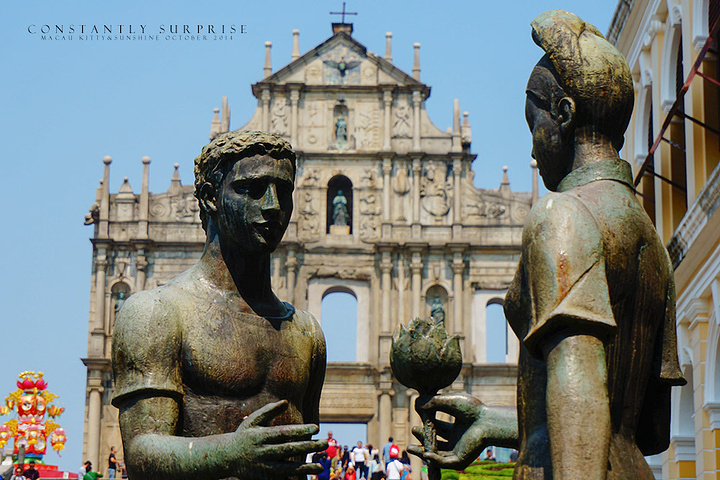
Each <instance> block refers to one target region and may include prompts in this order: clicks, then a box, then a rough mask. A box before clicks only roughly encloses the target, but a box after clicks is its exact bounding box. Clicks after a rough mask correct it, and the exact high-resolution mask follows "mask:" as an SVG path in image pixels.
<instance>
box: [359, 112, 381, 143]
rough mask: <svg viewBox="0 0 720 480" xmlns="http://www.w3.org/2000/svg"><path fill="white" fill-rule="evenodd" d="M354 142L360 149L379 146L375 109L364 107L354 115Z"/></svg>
mask: <svg viewBox="0 0 720 480" xmlns="http://www.w3.org/2000/svg"><path fill="white" fill-rule="evenodd" d="M356 119H357V120H356V125H355V142H356V145H357V148H358V149H360V150H369V149H371V148H377V147H378V146H379V142H378V136H379V130H380V128H379V125H378V123H379V122H378V119H377V111H376V110H375V111H374V110H370V109H369V108H366V109H365V110H361V111H359V112H358V113H357V115H356Z"/></svg>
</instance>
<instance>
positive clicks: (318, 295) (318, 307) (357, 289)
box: [307, 277, 373, 363]
mask: <svg viewBox="0 0 720 480" xmlns="http://www.w3.org/2000/svg"><path fill="white" fill-rule="evenodd" d="M338 292H339V293H348V294H350V295H352V296H353V297H355V299H356V300H357V326H356V330H355V335H354V336H355V352H356V353H355V361H356V362H362V363H366V362H369V360H370V345H371V344H372V339H371V333H372V332H373V330H372V328H371V325H370V305H371V303H372V302H371V295H370V284H369V282H368V281H364V280H351V279H342V278H336V277H322V278H318V277H315V278H311V279H310V280H309V281H308V289H307V299H308V311H309V312H310V313H312V314H313V315H314V316H315V318H317V319H318V321H319V322H320V325H321V326H323V328H324V322H323V316H322V301H323V299H324V298H325V297H326V296H327V295H330V294H332V293H338Z"/></svg>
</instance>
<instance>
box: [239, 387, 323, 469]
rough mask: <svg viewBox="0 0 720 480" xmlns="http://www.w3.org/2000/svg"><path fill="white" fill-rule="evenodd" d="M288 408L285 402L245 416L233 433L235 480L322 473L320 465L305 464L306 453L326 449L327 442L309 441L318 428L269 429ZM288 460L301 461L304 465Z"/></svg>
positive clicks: (276, 427) (291, 427)
mask: <svg viewBox="0 0 720 480" xmlns="http://www.w3.org/2000/svg"><path fill="white" fill-rule="evenodd" d="M287 408H288V402H287V400H281V401H279V402H275V403H269V404H267V405H265V406H264V407H262V408H259V409H257V410H256V411H254V412H253V413H251V414H250V415H248V416H247V417H246V418H245V419H244V420H243V422H242V423H241V424H240V426H239V427H238V428H237V430H235V433H234V435H235V439H234V442H233V443H234V447H235V448H234V450H235V452H233V453H234V455H233V456H234V457H235V459H236V462H237V476H238V478H253V479H255V478H257V479H268V480H269V479H275V478H287V477H289V476H292V475H316V474H318V473H320V472H322V470H323V469H322V466H321V465H319V464H317V463H305V462H304V458H305V457H306V455H307V454H308V453H312V452H320V451H322V450H325V449H326V448H327V440H310V438H311V437H312V435H314V434H316V433H317V432H318V426H317V425H313V424H304V425H275V426H269V425H270V423H271V422H272V420H273V419H274V418H275V417H277V416H278V415H280V414H282V413H283V412H284V411H285V410H287ZM290 457H296V458H299V457H302V458H303V461H298V460H292V459H291V458H290Z"/></svg>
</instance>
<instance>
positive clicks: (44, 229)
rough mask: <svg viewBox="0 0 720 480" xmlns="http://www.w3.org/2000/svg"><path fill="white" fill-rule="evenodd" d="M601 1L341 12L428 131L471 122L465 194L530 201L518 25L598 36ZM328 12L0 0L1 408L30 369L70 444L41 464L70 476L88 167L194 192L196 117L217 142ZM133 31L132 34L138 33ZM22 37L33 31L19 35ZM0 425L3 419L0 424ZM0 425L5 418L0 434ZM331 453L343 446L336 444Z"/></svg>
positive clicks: (84, 294)
mask: <svg viewBox="0 0 720 480" xmlns="http://www.w3.org/2000/svg"><path fill="white" fill-rule="evenodd" d="M616 5H617V2H616V1H614V0H597V1H585V0H574V1H573V0H555V1H546V0H517V1H513V2H510V1H507V2H487V1H469V0H468V1H449V2H443V3H442V4H441V3H440V2H430V1H422V0H416V1H412V2H411V1H400V0H391V1H375V0H368V1H365V2H359V1H349V2H348V5H347V7H348V10H349V11H354V12H358V13H359V15H357V16H353V17H348V18H349V19H350V21H352V22H353V23H354V24H355V33H354V37H355V38H357V39H358V40H359V41H360V42H361V43H362V44H364V45H365V46H366V47H367V48H368V49H369V50H370V51H372V52H375V53H378V54H381V55H382V54H384V52H385V32H387V31H391V32H393V60H394V63H395V64H396V65H397V66H398V67H399V68H401V69H403V70H405V71H407V72H411V71H412V61H413V58H412V55H413V42H420V43H421V45H422V47H421V50H420V63H421V68H422V74H421V80H422V81H424V82H425V83H427V84H429V85H430V86H431V87H432V93H431V96H430V99H429V100H428V102H427V108H428V110H429V114H430V118H431V119H432V120H433V122H434V123H435V124H436V125H437V126H438V127H439V128H441V129H442V130H444V129H446V128H447V127H449V126H451V125H452V101H453V98H459V99H460V108H461V109H462V110H467V111H469V112H470V122H471V124H472V130H473V147H472V150H473V151H474V152H475V153H477V154H478V159H477V160H476V162H475V167H474V168H475V171H476V183H477V184H478V185H479V186H481V187H485V188H497V186H498V185H499V184H500V180H501V176H502V166H503V165H508V166H509V172H508V173H509V176H510V181H511V188H512V189H513V190H529V189H530V169H529V167H528V164H529V161H530V156H529V154H530V135H529V134H528V131H527V126H526V125H525V121H524V116H523V105H524V87H525V82H526V80H527V77H528V75H529V73H530V71H531V69H532V67H533V65H534V64H535V63H536V62H537V60H538V59H539V58H540V56H541V50H540V49H539V48H538V47H536V46H535V45H534V44H533V42H532V40H531V38H530V27H529V23H530V21H531V20H532V19H533V18H534V17H535V16H536V15H537V14H539V13H541V12H542V11H544V10H547V9H550V8H565V9H568V10H571V11H573V12H575V13H577V14H578V15H580V16H581V17H582V18H584V19H585V20H587V21H589V22H591V23H594V24H595V25H596V26H597V27H598V28H599V29H600V30H601V31H606V30H607V27H608V25H609V23H610V20H611V19H612V15H613V12H614V10H615V7H616ZM340 8H342V2H341V1H337V0H333V1H328V0H321V1H317V2H311V3H303V2H296V1H289V0H288V1H286V0H283V1H279V0H269V1H266V2H250V1H247V0H240V1H238V0H235V1H228V0H218V1H215V2H197V1H190V0H173V1H169V0H160V1H155V2H145V1H140V0H126V1H123V2H120V1H119V0H107V1H102V2H98V1H96V0H93V1H90V0H87V1H81V0H69V1H65V2H58V1H51V0H26V1H22V2H21V1H18V0H15V1H6V2H3V3H2V6H0V42H2V43H1V44H2V45H3V47H2V49H1V50H0V62H1V64H2V67H3V68H2V73H0V87H1V88H0V108H1V109H2V115H0V132H2V142H1V145H2V147H1V148H2V154H1V156H0V162H1V163H0V167H1V168H2V171H3V173H4V174H5V177H4V178H5V179H6V180H5V181H4V182H3V183H4V184H3V186H2V188H1V189H0V195H1V196H2V197H1V200H2V205H3V206H4V207H5V210H4V213H5V219H4V220H5V221H4V222H3V225H4V228H3V229H2V235H0V252H1V253H0V255H1V257H0V265H2V269H1V272H2V275H0V331H1V332H2V334H3V340H4V341H3V345H4V348H3V355H2V364H1V365H2V367H0V398H4V396H5V395H7V393H9V392H10V391H12V390H14V382H15V378H16V376H17V374H18V373H19V372H20V371H23V370H42V371H44V372H45V374H46V379H47V380H48V382H49V384H50V390H51V391H53V392H54V393H57V394H59V395H60V398H59V399H58V401H57V402H56V403H59V404H61V405H63V406H65V407H67V411H66V413H64V414H63V415H62V416H61V417H60V419H59V423H61V424H62V426H64V427H65V428H66V430H67V432H68V443H67V450H66V451H65V453H63V456H62V458H57V456H56V455H55V454H54V453H51V454H50V455H48V458H47V460H48V461H49V462H57V463H58V464H59V465H60V467H61V468H63V469H66V470H71V471H75V470H77V468H78V467H79V466H80V464H81V458H80V456H81V450H82V447H81V442H82V421H83V405H84V389H85V368H84V366H83V365H82V363H81V361H80V358H82V357H84V356H86V354H87V324H88V307H89V292H90V260H91V245H90V242H89V241H88V238H89V237H90V236H91V234H92V230H91V227H85V226H83V217H84V215H85V213H87V209H88V207H89V206H90V205H91V204H92V202H93V201H94V197H95V189H96V187H97V186H98V179H99V178H100V177H101V176H102V162H101V159H102V157H103V156H104V155H111V156H112V157H113V164H112V167H111V179H110V188H111V191H117V189H118V188H119V186H120V184H121V183H122V179H123V177H125V176H127V177H128V178H129V181H130V184H131V185H132V186H133V188H134V189H135V191H138V190H139V188H140V175H141V172H142V164H141V162H140V159H141V158H142V157H143V156H145V155H148V156H150V157H151V158H152V164H151V166H150V188H151V190H152V191H156V192H157V191H164V190H166V189H167V187H168V186H169V184H170V177H171V175H172V171H173V164H174V163H176V162H177V163H179V164H180V174H181V177H182V180H183V183H185V184H187V183H190V182H191V181H192V159H193V158H194V157H195V156H196V155H197V154H198V153H199V152H200V149H201V147H202V146H203V145H204V144H205V143H207V139H208V131H209V126H210V121H211V119H212V110H213V108H214V107H218V106H220V102H221V98H222V96H223V95H227V96H228V97H229V103H230V107H231V108H232V123H231V127H232V128H238V127H240V126H242V125H243V124H244V123H245V122H247V120H249V118H250V116H251V114H252V112H253V110H254V108H255V104H256V100H255V99H254V97H252V95H251V93H250V84H251V83H253V82H256V81H258V80H260V79H261V78H262V66H263V60H264V42H265V41H267V40H269V41H272V42H273V49H272V56H273V70H276V69H278V68H280V67H282V66H284V65H285V64H287V63H289V61H290V55H291V48H292V30H293V29H295V28H297V29H299V30H300V51H301V53H304V52H306V51H307V50H309V49H311V48H313V47H314V46H315V45H317V44H318V43H320V42H322V41H324V40H325V39H326V38H328V37H329V36H330V34H331V31H330V23H331V21H333V20H332V19H331V17H330V15H328V13H329V12H330V11H338V10H339V9H340ZM46 24H48V25H51V26H53V29H54V25H56V24H59V25H66V26H68V25H70V24H73V25H76V26H77V25H80V24H86V25H103V24H108V25H115V26H116V27H115V28H117V25H120V24H123V25H130V24H132V25H135V26H138V25H140V24H143V25H147V26H148V27H147V28H148V29H159V27H160V26H161V25H165V26H166V28H169V25H176V24H179V25H183V24H189V25H198V24H200V25H205V24H212V25H236V27H238V28H239V26H240V25H246V27H245V28H246V29H247V33H244V34H235V35H233V39H232V40H214V39H208V40H205V41H177V40H176V41H173V40H165V39H164V36H163V37H162V38H161V39H160V40H158V41H134V42H133V41H130V42H118V41H103V40H87V39H86V40H82V41H81V40H79V39H78V38H77V35H76V38H74V39H73V40H64V41H63V40H59V41H56V40H45V41H43V40H42V39H41V38H40V36H39V35H38V34H32V33H29V32H28V28H29V27H30V26H31V25H35V26H36V27H41V26H42V25H46ZM136 29H137V27H136ZM30 30H31V31H33V28H30ZM0 420H2V419H0ZM2 421H4V420H2ZM336 437H339V438H341V441H342V442H343V443H345V442H346V441H347V443H350V442H353V439H352V438H347V439H342V437H340V435H338V434H337V432H336Z"/></svg>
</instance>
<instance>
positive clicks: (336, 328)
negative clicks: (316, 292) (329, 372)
mask: <svg viewBox="0 0 720 480" xmlns="http://www.w3.org/2000/svg"><path fill="white" fill-rule="evenodd" d="M320 312H321V313H320V316H321V318H322V319H324V323H323V332H324V333H325V342H326V348H327V358H328V361H331V362H354V361H357V344H358V339H357V338H355V337H356V336H357V312H358V301H357V295H356V294H355V291H354V290H353V289H352V288H348V287H347V286H345V285H333V286H331V287H329V288H327V289H326V290H325V292H323V294H322V300H321V308H320Z"/></svg>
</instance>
